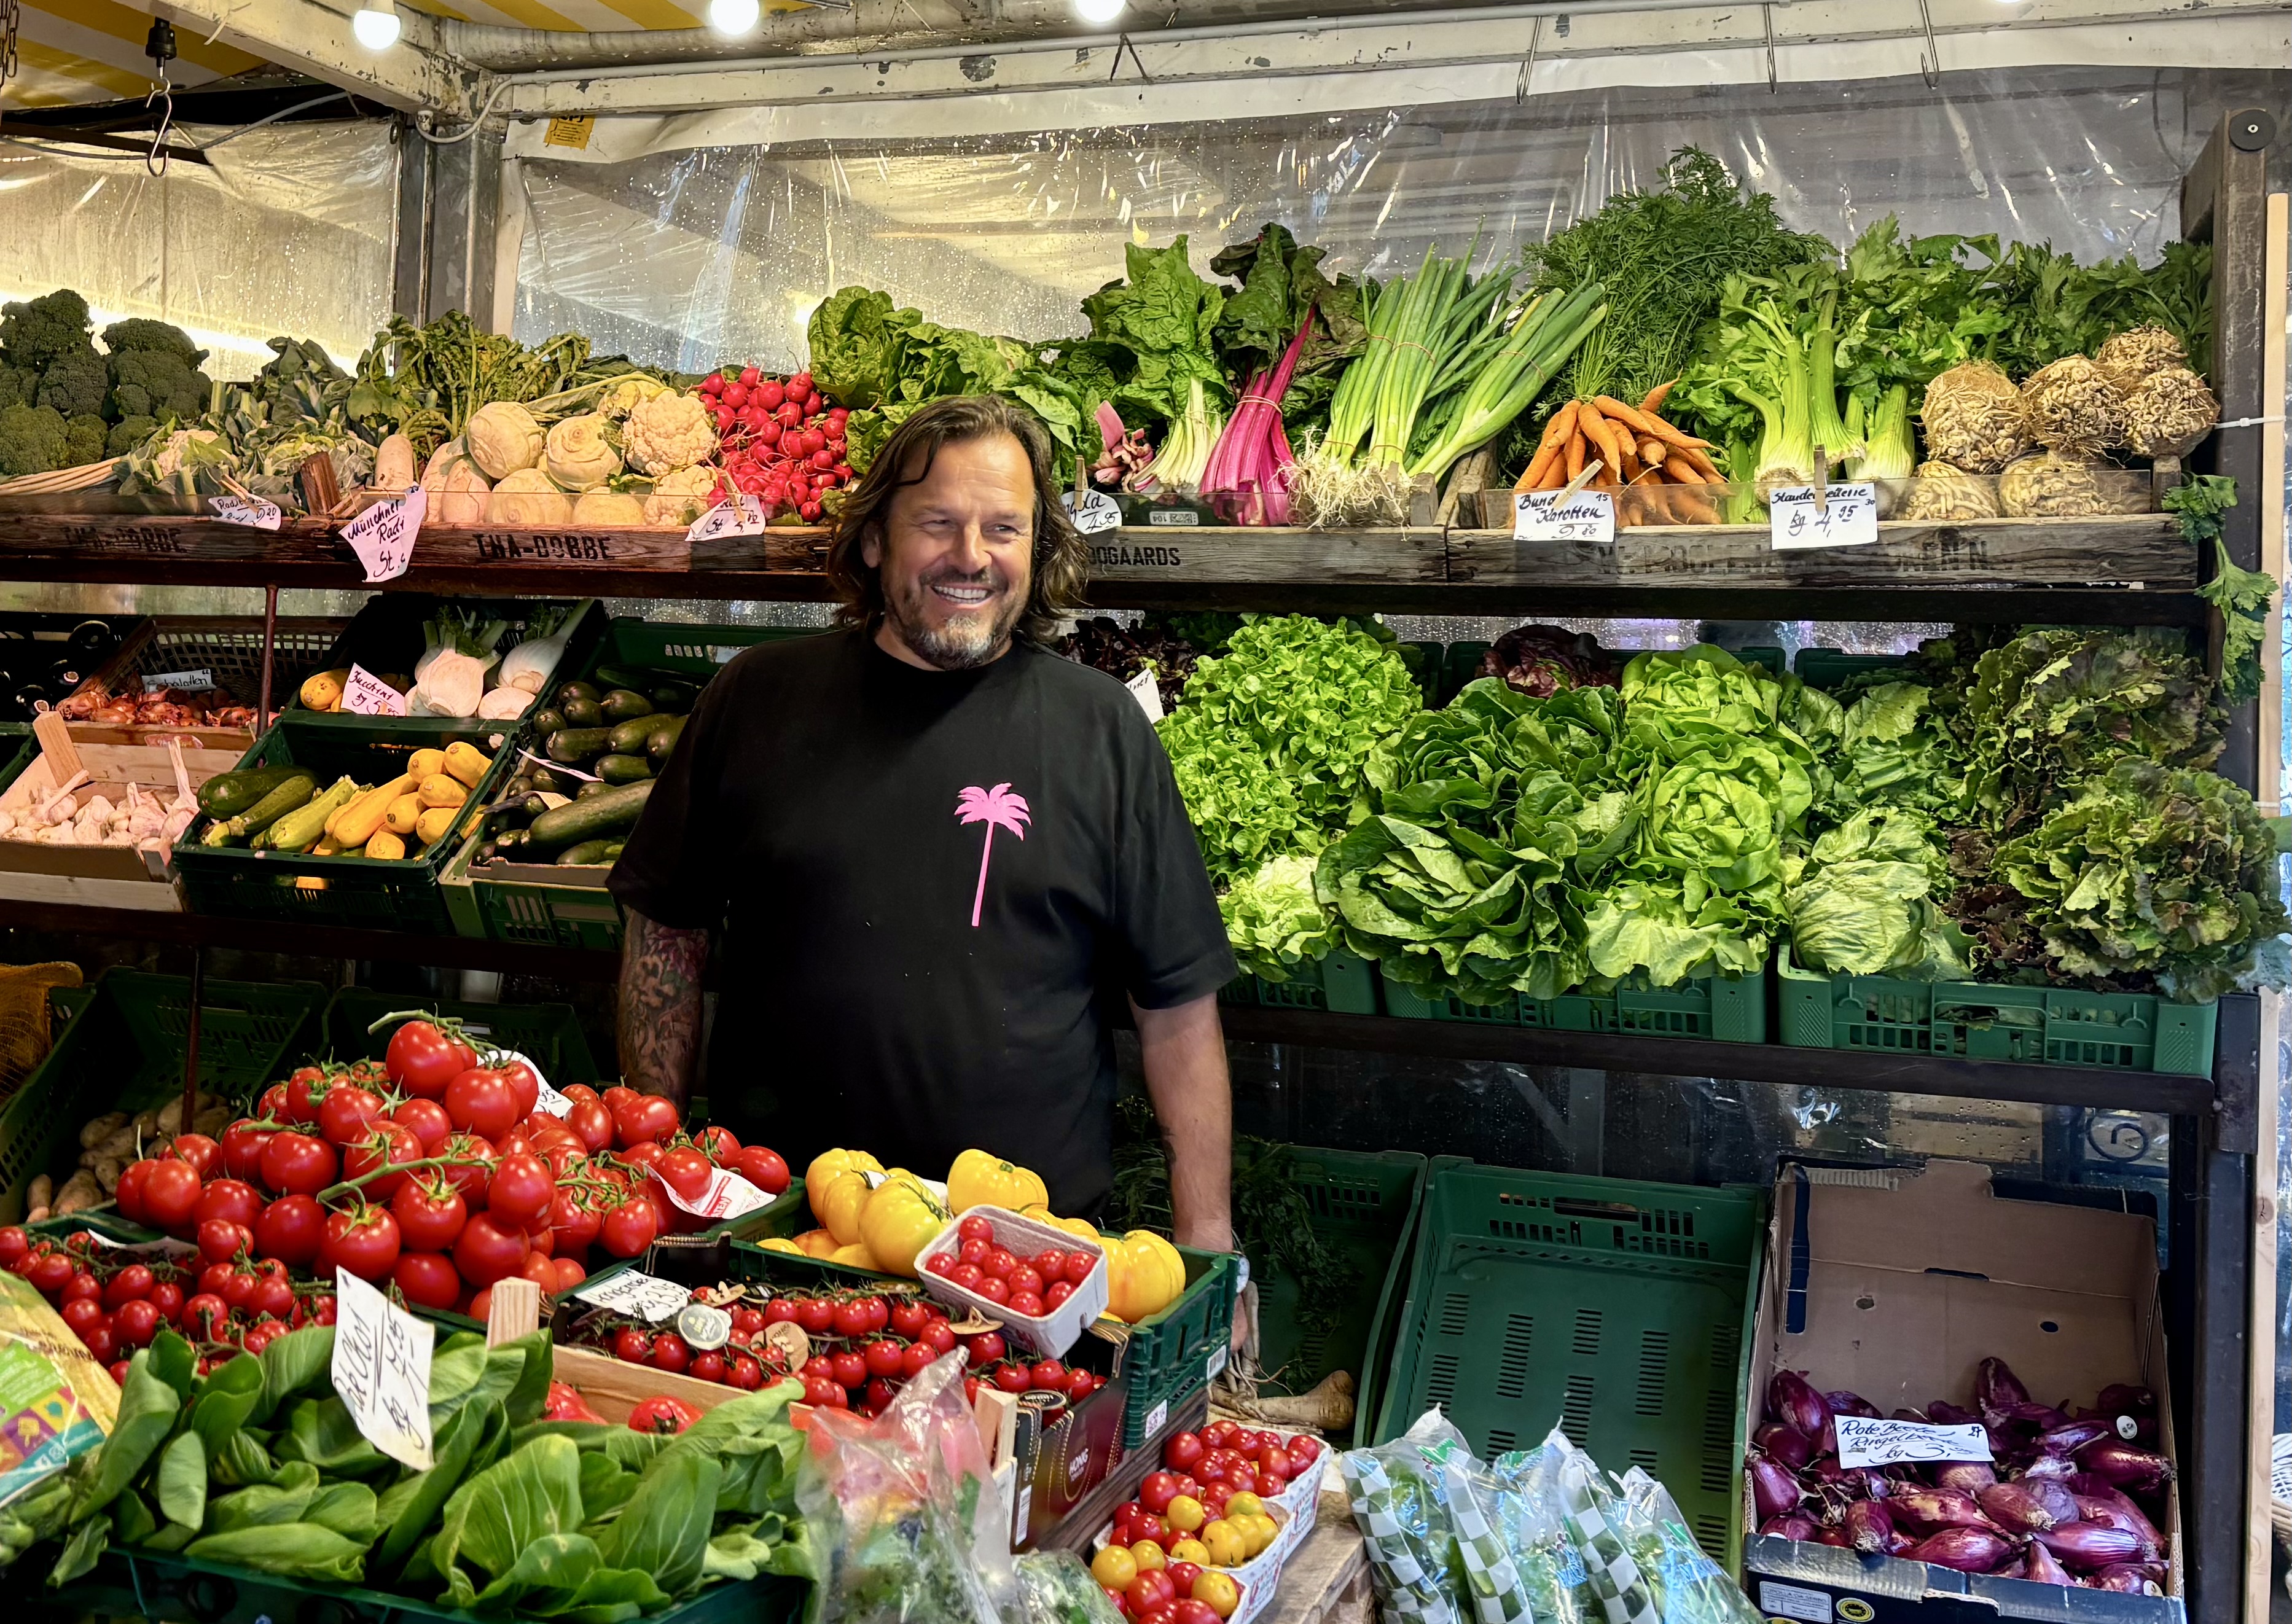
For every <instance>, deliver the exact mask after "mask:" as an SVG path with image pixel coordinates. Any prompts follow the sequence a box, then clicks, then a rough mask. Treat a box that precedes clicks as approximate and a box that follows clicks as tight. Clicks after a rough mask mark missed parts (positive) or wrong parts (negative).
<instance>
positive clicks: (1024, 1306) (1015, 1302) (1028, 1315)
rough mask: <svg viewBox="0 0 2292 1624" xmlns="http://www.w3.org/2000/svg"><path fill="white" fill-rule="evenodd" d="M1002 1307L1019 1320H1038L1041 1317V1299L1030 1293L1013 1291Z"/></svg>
mask: <svg viewBox="0 0 2292 1624" xmlns="http://www.w3.org/2000/svg"><path fill="white" fill-rule="evenodd" d="M998 1283H999V1282H998ZM1003 1306H1005V1307H1006V1308H1008V1309H1010V1311H1011V1312H1012V1313H1013V1314H1017V1315H1019V1316H1020V1317H1021V1319H1029V1320H1039V1319H1041V1318H1042V1317H1043V1299H1042V1298H1040V1297H1037V1295H1036V1294H1035V1293H1034V1292H1032V1291H1013V1292H1012V1293H1011V1295H1010V1296H1009V1297H1008V1298H1005V1301H1004V1305H1003Z"/></svg>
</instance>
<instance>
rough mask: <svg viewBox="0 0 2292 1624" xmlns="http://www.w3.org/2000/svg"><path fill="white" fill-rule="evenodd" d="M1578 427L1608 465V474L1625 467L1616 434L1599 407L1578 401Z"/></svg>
mask: <svg viewBox="0 0 2292 1624" xmlns="http://www.w3.org/2000/svg"><path fill="white" fill-rule="evenodd" d="M1576 426H1577V427H1578V428H1579V429H1581V430H1583V431H1584V438H1586V439H1588V440H1590V441H1591V442H1592V444H1593V445H1594V446H1595V447H1596V448H1597V449H1598V451H1599V453H1600V460H1601V461H1602V462H1604V463H1606V464H1607V469H1606V471H1607V472H1609V473H1610V474H1613V473H1615V472H1616V471H1617V470H1619V469H1621V468H1622V467H1623V465H1624V459H1623V456H1622V454H1621V453H1620V452H1618V450H1617V448H1616V437H1615V434H1614V432H1613V430H1610V427H1609V424H1608V420H1607V419H1606V418H1604V417H1602V416H1601V415H1600V408H1599V407H1598V406H1594V404H1592V402H1590V401H1588V400H1579V401H1578V402H1577V403H1576Z"/></svg>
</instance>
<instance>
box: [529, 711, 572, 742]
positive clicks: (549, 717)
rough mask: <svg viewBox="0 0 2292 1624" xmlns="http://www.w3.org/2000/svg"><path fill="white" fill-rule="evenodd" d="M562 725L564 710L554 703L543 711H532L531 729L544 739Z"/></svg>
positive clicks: (563, 723)
mask: <svg viewBox="0 0 2292 1624" xmlns="http://www.w3.org/2000/svg"><path fill="white" fill-rule="evenodd" d="M564 725H565V712H562V711H561V710H559V709H558V708H557V707H556V706H555V705H552V706H550V707H549V708H548V709H547V710H545V711H536V712H534V713H533V730H534V731H535V732H536V733H537V734H539V735H540V736H542V737H543V738H547V737H548V736H550V735H551V734H553V733H554V732H556V731H557V730H558V729H559V728H562V727H563V726H564Z"/></svg>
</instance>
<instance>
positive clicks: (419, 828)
mask: <svg viewBox="0 0 2292 1624" xmlns="http://www.w3.org/2000/svg"><path fill="white" fill-rule="evenodd" d="M461 816H462V808H459V807H432V808H430V809H429V810H428V811H427V812H424V814H423V815H422V816H421V819H420V821H419V822H417V823H416V824H415V825H414V838H415V839H416V840H420V841H421V842H422V843H423V844H424V846H435V845H436V844H437V843H438V842H439V841H440V840H444V839H445V838H446V837H447V836H448V834H451V833H452V832H453V831H454V825H455V824H456V822H457V821H459V819H460V818H461Z"/></svg>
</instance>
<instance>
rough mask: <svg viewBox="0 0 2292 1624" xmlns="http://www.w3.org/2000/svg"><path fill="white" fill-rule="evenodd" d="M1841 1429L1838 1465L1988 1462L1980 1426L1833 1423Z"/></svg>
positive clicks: (1855, 1419) (1843, 1419) (1860, 1419)
mask: <svg viewBox="0 0 2292 1624" xmlns="http://www.w3.org/2000/svg"><path fill="white" fill-rule="evenodd" d="M1832 1425H1833V1426H1835V1427H1836V1428H1837V1429H1838V1464H1839V1465H1841V1466H1843V1467H1858V1466H1893V1464H1894V1463H1895V1462H1897V1461H1901V1460H1987V1459H1989V1434H1988V1433H1986V1432H1984V1431H1982V1430H1981V1423H1980V1422H1979V1421H1970V1422H1968V1423H1967V1424H1966V1425H1965V1426H1963V1427H1929V1426H1927V1425H1925V1423H1923V1422H1919V1421H1881V1420H1874V1419H1871V1418H1870V1417H1868V1416H1862V1415H1842V1416H1836V1417H1834V1418H1833V1419H1832Z"/></svg>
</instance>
